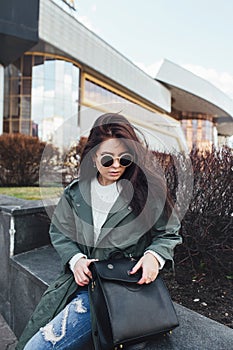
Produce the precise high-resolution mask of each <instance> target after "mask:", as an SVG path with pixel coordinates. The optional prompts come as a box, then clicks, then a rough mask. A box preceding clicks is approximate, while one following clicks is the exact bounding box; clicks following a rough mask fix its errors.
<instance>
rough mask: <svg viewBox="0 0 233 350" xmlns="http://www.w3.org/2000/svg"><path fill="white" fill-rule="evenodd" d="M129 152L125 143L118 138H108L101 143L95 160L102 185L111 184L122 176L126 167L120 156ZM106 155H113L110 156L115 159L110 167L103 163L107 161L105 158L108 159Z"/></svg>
mask: <svg viewBox="0 0 233 350" xmlns="http://www.w3.org/2000/svg"><path fill="white" fill-rule="evenodd" d="M128 153H129V151H128V149H127V147H126V146H125V145H124V143H123V142H122V141H121V140H119V139H116V138H112V139H108V140H106V141H103V142H102V143H101V144H100V146H99V148H98V150H97V152H96V155H95V157H94V159H93V160H94V162H95V163H96V167H97V169H98V171H99V178H98V180H99V182H100V183H101V185H104V186H107V185H110V184H112V183H113V182H115V181H117V180H118V179H119V178H120V177H121V176H122V174H123V173H124V172H125V169H126V168H125V167H124V166H122V165H121V164H120V161H119V157H121V156H122V155H123V154H128ZM106 155H110V156H112V158H111V157H108V158H109V159H112V160H113V162H112V164H111V165H110V166H108V167H105V166H103V165H102V163H105V159H108V158H106V157H104V158H103V156H106ZM101 162H102V163H101ZM106 165H107V164H106Z"/></svg>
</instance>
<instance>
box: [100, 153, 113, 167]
mask: <svg viewBox="0 0 233 350" xmlns="http://www.w3.org/2000/svg"><path fill="white" fill-rule="evenodd" d="M101 164H102V165H103V166H104V167H106V168H107V167H109V166H111V165H112V164H113V158H112V157H111V156H103V157H102V158H101Z"/></svg>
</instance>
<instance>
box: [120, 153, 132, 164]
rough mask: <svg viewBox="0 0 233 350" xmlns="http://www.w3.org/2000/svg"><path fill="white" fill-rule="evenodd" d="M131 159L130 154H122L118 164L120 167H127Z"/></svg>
mask: <svg viewBox="0 0 233 350" xmlns="http://www.w3.org/2000/svg"><path fill="white" fill-rule="evenodd" d="M132 161H133V159H132V156H131V154H124V155H123V156H122V157H121V158H120V164H121V165H122V166H129V165H130V164H131V163H132Z"/></svg>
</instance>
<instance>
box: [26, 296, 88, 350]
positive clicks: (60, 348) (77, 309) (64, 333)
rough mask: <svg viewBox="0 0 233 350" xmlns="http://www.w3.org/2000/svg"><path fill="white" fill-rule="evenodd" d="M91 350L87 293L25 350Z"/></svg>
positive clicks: (77, 297) (63, 312) (43, 330)
mask: <svg viewBox="0 0 233 350" xmlns="http://www.w3.org/2000/svg"><path fill="white" fill-rule="evenodd" d="M51 349H56V350H65V349H66V350H78V349H80V350H91V349H94V347H93V343H92V336H91V320H90V307H89V298H88V292H87V291H81V292H79V293H78V294H77V295H76V296H75V298H74V299H73V300H72V301H71V302H70V303H69V304H68V305H67V306H66V307H65V308H64V310H62V311H61V312H60V313H59V314H58V315H57V316H56V317H55V318H54V319H53V320H52V321H50V322H49V323H48V324H47V325H46V326H44V327H42V328H40V330H39V331H38V332H37V333H36V334H35V335H34V336H33V337H32V338H31V339H30V340H29V341H28V343H27V344H26V345H25V347H24V350H51Z"/></svg>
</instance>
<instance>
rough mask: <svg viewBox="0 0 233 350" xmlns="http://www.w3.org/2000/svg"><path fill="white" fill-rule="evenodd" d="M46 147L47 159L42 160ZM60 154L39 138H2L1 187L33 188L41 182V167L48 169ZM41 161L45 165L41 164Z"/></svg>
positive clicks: (0, 146)
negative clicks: (52, 160) (53, 159)
mask: <svg viewBox="0 0 233 350" xmlns="http://www.w3.org/2000/svg"><path fill="white" fill-rule="evenodd" d="M45 146H46V150H47V152H46V157H43V160H42V159H41V157H42V154H43V151H44V148H45ZM57 155H58V153H57V151H56V149H55V148H54V147H53V146H52V145H49V144H46V143H45V142H42V141H40V140H39V139H38V138H37V137H32V136H27V135H23V134H3V135H1V136H0V185H1V186H32V185H35V184H36V185H37V184H38V181H39V169H40V166H41V167H42V168H43V167H44V168H46V167H48V166H49V165H50V161H51V159H52V158H54V156H57ZM41 161H42V163H43V164H41Z"/></svg>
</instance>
